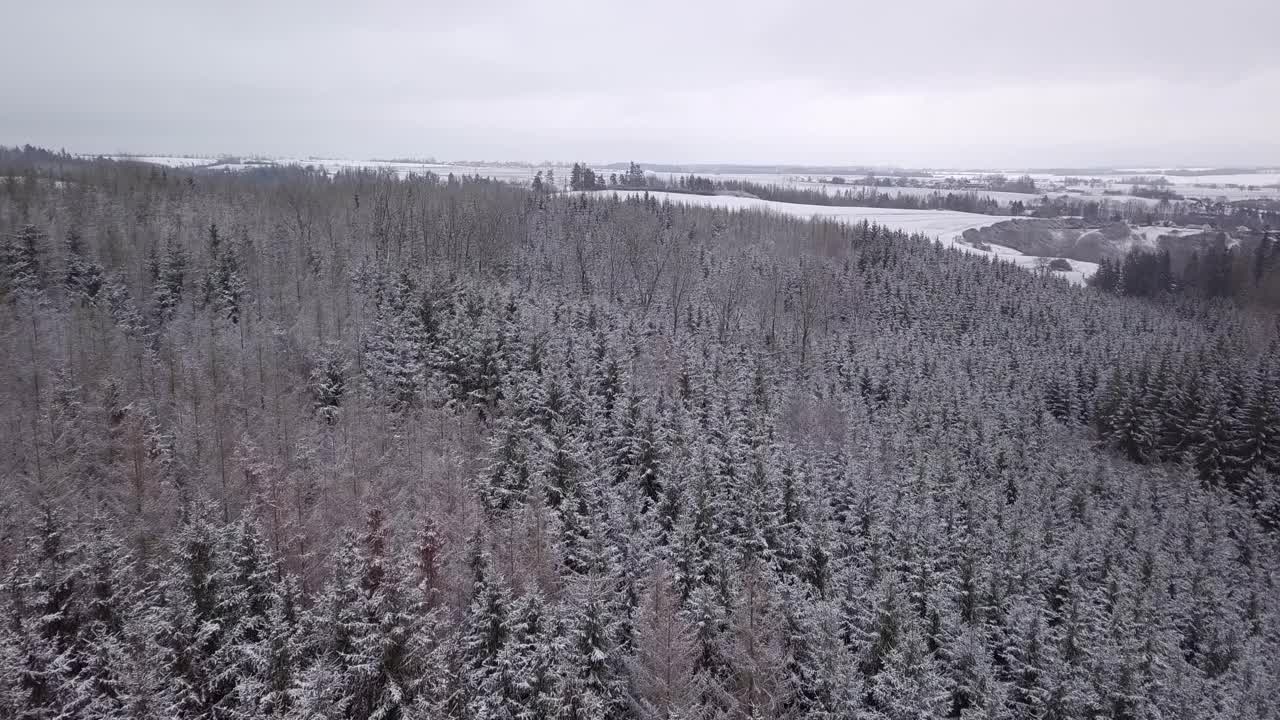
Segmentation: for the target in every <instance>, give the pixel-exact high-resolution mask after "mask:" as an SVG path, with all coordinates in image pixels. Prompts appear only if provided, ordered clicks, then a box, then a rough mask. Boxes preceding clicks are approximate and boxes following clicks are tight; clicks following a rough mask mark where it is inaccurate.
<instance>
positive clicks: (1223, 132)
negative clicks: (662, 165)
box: [0, 0, 1280, 168]
mask: <svg viewBox="0 0 1280 720" xmlns="http://www.w3.org/2000/svg"><path fill="white" fill-rule="evenodd" d="M0 17H3V23H4V26H5V28H6V30H5V32H3V33H2V34H0V144H10V145H12V144H16V143H32V144H37V145H43V146H49V147H53V148H62V147H65V148H67V149H68V150H71V151H74V152H104V153H111V152H118V151H128V152H143V153H176V154H182V153H188V154H201V153H246V154H248V153H258V154H268V155H304V156H311V155H319V156H335V157H351V158H369V157H391V156H415V157H422V156H428V155H430V156H435V157H437V158H439V159H446V160H463V159H466V160H482V159H484V160H544V159H553V160H575V159H585V160H590V161H613V160H631V159H634V160H638V161H646V162H759V163H826V164H895V165H902V166H921V165H933V166H945V167H1007V168H1022V167H1044V166H1051V165H1057V166H1077V167H1078V166H1091V165H1225V164H1249V165H1259V164H1265V165H1280V0H1216V1H1215V2H1188V1H1186V0H1071V1H1069V2H1034V1H1029V0H1021V1H1017V2H1015V1H1007V2H1006V1H1004V0H931V1H930V2H917V1H913V0H878V1H877V2H861V1H860V0H833V1H830V2H803V1H790V2H789V1H788V0H768V1H766V2H757V1H755V0H732V1H731V2H720V1H718V0H716V1H708V0H680V1H679V2H667V1H666V0H647V1H642V0H627V1H624V2H611V1H608V0H596V1H595V2H576V1H574V2H558V1H557V0H540V1H538V2H515V1H514V0H454V1H452V2H431V1H425V0H423V1H418V2H402V3H392V2H375V1H372V0H370V1H367V2H355V1H352V0H345V1H343V2H330V1H329V0H309V1H307V2H283V1H281V2H272V1H271V0H258V1H257V2H236V1H235V0H221V1H219V2H187V1H185V0H164V1H156V2H151V1H148V0H118V1H116V2H100V1H96V0H95V1H92V2H90V1H84V2H60V1H59V0H27V1H21V0H20V1H18V2H12V3H6V7H5V8H4V10H3V13H2V14H0Z"/></svg>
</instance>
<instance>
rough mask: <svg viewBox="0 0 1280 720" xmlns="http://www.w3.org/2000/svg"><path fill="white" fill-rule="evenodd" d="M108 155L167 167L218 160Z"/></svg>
mask: <svg viewBox="0 0 1280 720" xmlns="http://www.w3.org/2000/svg"><path fill="white" fill-rule="evenodd" d="M90 157H96V156H90ZM107 157H110V158H111V159H112V160H132V161H134V162H142V163H151V164H152V165H163V166H165V167H196V166H198V165H212V164H213V163H216V162H217V161H218V159H217V158H211V157H179V156H177V155H108V156H107Z"/></svg>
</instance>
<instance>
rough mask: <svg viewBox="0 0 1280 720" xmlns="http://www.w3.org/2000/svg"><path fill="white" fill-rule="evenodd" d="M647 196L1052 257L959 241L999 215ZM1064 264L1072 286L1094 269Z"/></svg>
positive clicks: (1012, 258)
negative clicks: (870, 226) (874, 226)
mask: <svg viewBox="0 0 1280 720" xmlns="http://www.w3.org/2000/svg"><path fill="white" fill-rule="evenodd" d="M616 194H617V195H618V196H619V197H640V196H643V195H644V194H645V191H643V190H620V191H617V192H616ZM648 194H649V195H650V196H651V197H653V198H655V199H656V200H658V201H660V202H662V201H670V202H672V203H684V204H687V205H704V206H708V207H717V208H724V209H725V210H764V211H767V212H773V213H778V214H781V215H794V216H796V217H800V218H824V219H831V220H837V221H839V222H845V223H849V224H854V223H860V222H862V221H864V220H865V221H867V222H873V223H877V224H879V225H883V226H885V227H888V228H892V229H894V230H902V231H904V232H909V233H919V234H921V235H925V236H928V237H929V238H931V239H933V240H936V241H937V242H939V243H941V244H942V245H944V246H947V247H954V248H957V249H959V250H963V251H964V252H967V253H972V254H974V255H986V256H987V257H990V258H993V259H999V260H1003V261H1005V262H1012V263H1015V264H1017V265H1018V266H1020V267H1025V268H1028V269H1039V268H1043V267H1045V266H1047V265H1048V264H1049V263H1050V262H1051V261H1052V260H1053V259H1054V258H1045V257H1039V256H1036V255H1023V254H1022V253H1020V252H1018V251H1017V250H1014V249H1012V248H1006V247H1000V246H988V247H989V248H990V249H989V250H980V249H978V248H976V247H973V246H972V245H968V244H966V243H964V242H960V241H959V238H960V235H961V234H963V233H964V231H965V230H968V229H970V228H981V227H986V226H987V225H993V224H995V223H998V222H1001V221H1002V220H1008V219H1009V218H1008V217H1005V216H1001V215H979V214H977V213H965V212H954V211H950V210H899V209H895V208H865V207H829V206H826V205H801V204H798V203H784V202H774V201H771V200H757V199H755V198H744V197H736V196H732V195H684V194H681V193H667V192H650V193H648ZM1068 262H1070V263H1071V267H1072V269H1071V271H1054V274H1055V275H1058V276H1059V277H1063V278H1066V279H1067V280H1069V281H1071V282H1072V283H1073V284H1076V285H1082V284H1084V280H1085V278H1086V277H1088V276H1090V275H1092V274H1093V273H1094V272H1095V271H1096V270H1097V269H1098V266H1097V265H1095V264H1094V263H1088V262H1081V261H1078V260H1069V261H1068Z"/></svg>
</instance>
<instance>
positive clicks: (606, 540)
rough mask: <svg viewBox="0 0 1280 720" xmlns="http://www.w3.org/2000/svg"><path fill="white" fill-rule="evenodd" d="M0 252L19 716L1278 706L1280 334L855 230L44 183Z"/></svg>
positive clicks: (7, 712) (714, 212)
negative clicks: (1279, 337)
mask: <svg viewBox="0 0 1280 720" xmlns="http://www.w3.org/2000/svg"><path fill="white" fill-rule="evenodd" d="M0 241H2V242H0V339H2V340H0V407H2V408H3V413H0V421H2V422H3V423H4V424H3V428H4V431H3V433H0V448H2V450H3V452H2V453H0V717H6V718H9V717H12V718H32V719H35V718H39V719H46V718H47V719H53V718H93V719H97V718H103V719H106V718H157V719H160V718H201V719H209V720H213V719H215V718H216V719H219V720H221V719H224V718H227V719H229V718H299V719H301V718H308V719H310V718H383V719H388V720H394V719H405V720H408V719H410V718H431V719H435V718H441V719H444V718H457V719H459V720H463V719H465V720H482V719H483V720H490V719H494V720H497V719H502V720H517V719H518V720H552V719H556V720H560V719H564V720H579V719H582V720H585V719H587V718H621V719H626V720H658V719H662V720H673V719H675V718H680V719H682V720H693V719H695V718H696V719H702V718H706V719H708V720H710V719H713V718H716V719H720V718H723V719H726V720H727V719H731V718H735V719H736V718H744V719H745V718H796V719H800V718H815V719H816V718H823V719H836V718H860V719H865V720H872V719H876V720H879V719H881V718H884V719H886V720H887V719H894V720H898V719H902V720H906V719H907V718H912V719H916V718H934V717H936V718H944V717H950V718H1054V719H1059V718H1086V717H1088V718H1096V717H1111V718H1134V719H1137V718H1275V717H1276V713H1277V711H1278V710H1277V709H1278V708H1280V590H1278V589H1277V585H1276V583H1277V580H1278V579H1280V577H1278V573H1277V569H1278V563H1280V553H1278V552H1277V550H1278V549H1280V548H1278V547H1277V542H1278V541H1280V535H1278V531H1280V486H1278V484H1277V483H1278V480H1277V478H1278V477H1280V350H1278V347H1277V344H1276V343H1277V340H1276V338H1277V333H1278V331H1280V328H1278V327H1277V324H1276V321H1275V319H1274V317H1272V316H1270V315H1264V314H1260V313H1259V312H1257V311H1255V310H1250V309H1241V308H1239V307H1237V306H1235V305H1233V304H1231V303H1229V302H1227V301H1225V300H1221V299H1217V300H1206V299H1201V298H1197V297H1192V296H1187V295H1183V296H1178V297H1176V298H1165V299H1159V298H1157V299H1140V298H1133V297H1120V296H1116V295H1113V294H1110V293H1106V292H1102V291H1100V290H1098V289H1094V288H1083V287H1073V286H1071V285H1069V284H1068V283H1067V282H1066V281H1064V280H1060V279H1055V278H1053V277H1050V276H1046V275H1044V274H1034V273H1032V272H1029V271H1026V270H1023V269H1019V268H1016V267H1014V266H1012V265H1008V264H1001V263H994V262H992V261H991V260H990V259H988V258H986V257H981V256H973V255H967V254H964V253H962V252H960V251H957V250H953V249H944V248H942V247H940V246H938V245H936V244H933V243H931V242H929V241H928V240H926V239H923V238H920V237H909V236H907V235H904V234H902V233H897V232H890V231H888V230H884V229H881V228H879V227H876V226H873V225H866V224H863V225H847V224H839V223H835V222H820V221H802V220H798V219H795V218H787V217H782V216H777V215H768V214H764V213H759V212H731V211H727V210H724V209H717V208H709V207H694V206H683V205H678V204H670V203H659V202H657V201H656V200H654V199H652V198H645V197H632V198H628V199H619V198H616V197H610V196H608V195H606V194H576V195H565V194H556V193H552V192H545V191H544V192H538V191H535V190H533V189H530V188H524V187H519V186H516V185H510V184H504V183H500V182H495V181H491V180H483V179H478V178H472V179H456V178H440V177H436V176H431V175H428V176H414V177H408V178H399V177H397V176H395V175H394V174H392V173H386V172H384V173H378V172H375V171H371V170H350V171H344V172H340V173H336V174H329V173H327V172H325V171H323V170H321V171H317V170H308V169H303V168H299V167H270V168H262V169H247V170H245V171H244V172H242V173H235V174H227V173H217V174H212V173H199V172H194V171H190V170H184V169H179V168H169V169H165V168H159V167H155V166H147V165H143V164H140V163H132V162H115V161H108V160H98V161H88V160H76V159H73V158H70V157H69V156H65V155H53V154H51V153H46V152H43V151H38V150H35V149H25V150H17V149H12V150H3V149H0ZM1264 271H1265V272H1269V273H1280V267H1270V268H1264V270H1260V271H1259V272H1264Z"/></svg>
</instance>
